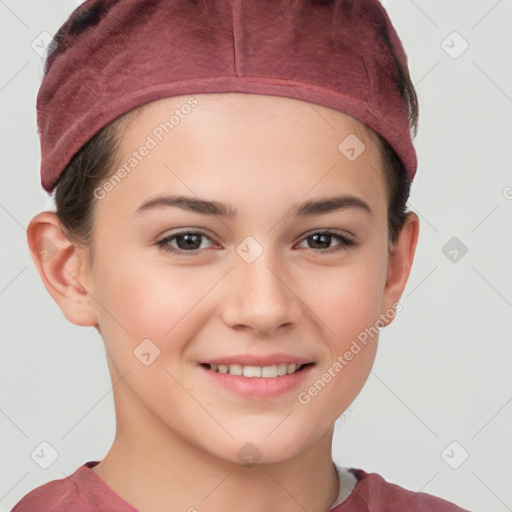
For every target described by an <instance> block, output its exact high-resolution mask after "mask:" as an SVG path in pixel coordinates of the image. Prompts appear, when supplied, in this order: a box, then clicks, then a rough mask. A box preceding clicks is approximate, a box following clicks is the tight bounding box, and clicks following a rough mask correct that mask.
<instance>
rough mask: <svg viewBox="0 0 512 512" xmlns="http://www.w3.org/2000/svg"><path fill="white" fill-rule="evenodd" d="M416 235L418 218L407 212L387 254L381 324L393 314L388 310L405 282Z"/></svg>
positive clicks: (414, 248) (415, 242) (412, 258)
mask: <svg viewBox="0 0 512 512" xmlns="http://www.w3.org/2000/svg"><path fill="white" fill-rule="evenodd" d="M418 235H419V218H418V216H417V215H416V214H415V213H413V212H409V213H408V214H407V218H406V220H405V223H404V226H403V227H402V229H401V230H400V234H399V235H398V239H397V241H396V242H395V244H394V245H393V246H392V247H391V251H390V254H389V260H388V269H387V277H386V284H385V286H384V293H383V300H382V307H383V309H382V311H381V319H382V323H383V325H389V324H390V323H391V322H392V321H393V318H394V314H390V310H391V308H393V304H396V303H398V302H399V300H400V297H401V296H402V293H403V291H404V289H405V285H406V284H407V279H408V278H409V274H410V272H411V267H412V262H413V260H414V254H415V252H416V245H417V243H418Z"/></svg>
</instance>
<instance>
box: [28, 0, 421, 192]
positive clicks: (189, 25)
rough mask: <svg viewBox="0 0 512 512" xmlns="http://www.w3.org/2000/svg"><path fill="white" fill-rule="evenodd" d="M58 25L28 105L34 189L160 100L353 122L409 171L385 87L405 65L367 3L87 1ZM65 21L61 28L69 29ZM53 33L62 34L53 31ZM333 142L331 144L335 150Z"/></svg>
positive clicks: (412, 159)
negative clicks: (250, 106)
mask: <svg viewBox="0 0 512 512" xmlns="http://www.w3.org/2000/svg"><path fill="white" fill-rule="evenodd" d="M78 16H79V17H81V21H82V22H83V21H84V20H85V21H86V22H85V24H84V23H82V25H85V28H84V29H83V30H77V29H74V28H73V22H71V23H67V24H66V23H65V24H64V25H63V27H61V30H60V32H61V34H60V36H59V37H58V38H56V39H55V40H54V44H57V45H59V46H60V45H63V47H61V48H58V51H53V52H51V51H50V52H49V54H48V57H47V59H46V63H45V76H44V78H43V81H42V84H41V87H40V89H39V93H38V96H37V124H38V131H39V134H40V142H41V184H42V186H43V188H44V189H45V190H46V191H48V192H51V191H52V190H53V188H54V186H55V184H56V182H57V180H58V178H59V176H60V175H61V173H62V172H63V170H64V169H65V167H66V165H67V164H68V163H69V162H70V160H71V159H72V157H73V155H74V154H75V153H76V152H77V151H78V150H79V149H80V148H81V147H82V146H83V145H84V144H85V143H86V142H87V141H88V140H89V139H90V138H91V137H92V136H93V135H95V134H96V133H97V132H98V131H99V130H100V129H101V128H103V127H104V126H106V125H107V124H108V123H110V122H111V121H113V120H114V119H116V118H118V117H119V116H121V115H123V114H125V113H127V112H128V111H130V110H132V109H134V108H135V107H138V106H140V105H143V104H145V103H149V102H151V101H155V100H158V99H162V98H166V97H171V96H186V95H194V94H208V93H229V92H241V93H252V94H263V95H270V96H284V97H288V98H294V99H298V100H303V101H308V102H310V103H314V104H318V105H323V106H326V107H330V108H333V109H335V110H338V111H341V112H343V113H345V114H348V115H350V116H352V117H354V118H356V119H358V120H359V121H362V122H363V123H365V124H366V125H368V126H369V127H370V128H372V129H373V130H374V131H376V132H377V133H379V134H380V135H381V136H382V137H383V138H384V139H386V141H387V142H388V143H389V144H390V145H391V147H392V148H393V149H394V150H395V152H396V153H397V155H398V157H399V158H400V160H401V161H402V163H403V164H404V167H405V169H406V172H407V177H408V178H409V180H411V181H412V179H413V178H414V175H415V172H416V168H417V158H416V152H415V149H414V146H413V143H412V137H411V127H410V118H409V115H410V114H409V109H408V106H407V102H406V101H405V99H404V98H403V97H402V95H401V94H400V91H399V89H398V86H397V83H396V74H397V64H396V62H395V60H394V58H393V55H392V54H391V52H390V49H389V48H390V47H391V48H392V49H393V51H394V53H395V55H396V57H397V59H398V62H399V63H400V64H401V65H402V66H403V67H404V68H405V69H406V70H407V56H406V54H405V52H404V50H403V47H402V44H401V42H400V39H399V38H398V35H397V33H396V31H395V29H394V28H393V26H392V24H391V21H390V20H389V17H388V15H387V13H386V11H385V9H384V8H383V7H382V5H381V4H380V2H379V1H377V0H332V1H329V0H88V1H86V2H84V3H83V4H82V5H81V6H79V7H78V8H77V9H76V10H75V11H74V12H73V13H72V14H71V16H70V18H69V20H72V19H75V20H76V18H77V17H78ZM69 20H68V22H69ZM63 28H64V31H63ZM340 142H341V140H340Z"/></svg>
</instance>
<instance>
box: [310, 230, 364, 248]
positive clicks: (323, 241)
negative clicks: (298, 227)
mask: <svg viewBox="0 0 512 512" xmlns="http://www.w3.org/2000/svg"><path fill="white" fill-rule="evenodd" d="M333 239H338V240H339V241H340V243H338V244H336V246H335V247H334V251H341V250H343V249H346V248H348V247H350V246H353V245H355V242H354V240H351V239H350V238H348V237H346V236H344V235H341V234H339V233H334V232H332V231H317V232H316V233H312V234H310V235H308V236H307V237H305V238H304V240H303V241H304V242H307V241H308V240H312V241H313V246H316V247H310V249H312V250H314V251H320V252H324V253H325V252H333V251H332V250H331V251H325V250H324V251H322V250H321V249H332V247H325V246H326V245H327V246H330V245H331V244H330V243H331V241H332V240H333ZM318 246H320V247H318Z"/></svg>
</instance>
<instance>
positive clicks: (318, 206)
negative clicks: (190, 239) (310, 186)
mask: <svg viewBox="0 0 512 512" xmlns="http://www.w3.org/2000/svg"><path fill="white" fill-rule="evenodd" d="M172 206H175V207H178V208H181V209H183V210H188V211H192V212H195V213H200V214H202V215H217V216H220V217H224V218H228V219H234V218H236V216H237V214H238V211H237V209H236V208H233V207H232V206H229V205H227V204H224V203H220V202H218V201H207V200H205V199H198V198H195V197H191V196H156V197H153V198H151V199H148V200H147V201H144V203H142V204H141V205H140V206H139V208H137V210H136V211H135V212H134V215H140V214H142V213H145V212H148V211H151V210H155V209H160V208H165V207H172ZM349 208H356V209H359V210H361V211H364V212H366V213H368V214H370V215H372V210H371V208H370V207H369V206H368V204H367V203H366V202H365V201H363V200H362V199H360V198H358V197H355V196H350V195H343V196H334V197H326V198H322V199H311V200H309V201H304V202H302V203H298V204H296V205H295V206H293V207H292V208H291V209H290V212H289V214H290V215H292V216H297V217H306V216H308V217H313V216H317V215H323V214H326V213H330V212H334V211H340V210H346V209H349Z"/></svg>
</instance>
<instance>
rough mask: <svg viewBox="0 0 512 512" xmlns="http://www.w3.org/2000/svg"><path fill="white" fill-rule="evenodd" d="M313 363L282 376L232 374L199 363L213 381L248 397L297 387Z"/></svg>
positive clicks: (264, 396)
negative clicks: (210, 368)
mask: <svg viewBox="0 0 512 512" xmlns="http://www.w3.org/2000/svg"><path fill="white" fill-rule="evenodd" d="M313 366H314V365H313V364H311V365H308V366H306V367H304V368H303V369H302V370H300V371H298V372H295V373H292V374H291V375H281V376H280V377H270V378H265V377H244V376H242V375H230V374H229V373H219V372H214V371H212V370H209V369H208V368H206V367H204V366H202V365H199V369H200V370H201V371H203V372H205V374H206V376H207V377H208V378H210V379H212V381H213V382H215V383H217V384H219V385H221V386H223V387H224V388H226V389H229V390H230V391H234V392H236V393H239V394H241V395H244V396H247V397H257V398H272V397H277V396H279V395H282V394H284V393H286V392H287V391H291V390H293V389H294V388H297V387H298V386H299V384H301V383H302V382H303V381H304V379H306V378H307V377H308V375H309V374H310V373H311V370H312V369H313Z"/></svg>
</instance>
